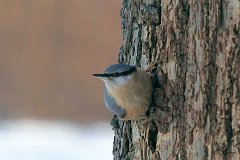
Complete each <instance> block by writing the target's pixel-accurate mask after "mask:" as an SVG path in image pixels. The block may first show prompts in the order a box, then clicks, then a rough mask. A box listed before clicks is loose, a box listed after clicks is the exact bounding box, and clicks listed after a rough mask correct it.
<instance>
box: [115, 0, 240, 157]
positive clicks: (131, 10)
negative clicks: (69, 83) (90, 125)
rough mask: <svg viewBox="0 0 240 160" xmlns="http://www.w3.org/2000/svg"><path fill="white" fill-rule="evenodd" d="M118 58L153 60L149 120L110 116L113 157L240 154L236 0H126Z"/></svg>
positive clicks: (139, 62)
mask: <svg viewBox="0 0 240 160" xmlns="http://www.w3.org/2000/svg"><path fill="white" fill-rule="evenodd" d="M121 16H122V29H123V45H122V47H121V50H120V54H119V62H121V63H127V64H133V65H136V66H139V67H142V68H146V67H147V66H148V65H149V64H151V63H153V62H158V68H157V70H156V72H157V74H158V76H159V78H160V85H161V86H160V88H156V89H155V92H154V95H153V96H154V97H153V99H154V102H153V104H152V106H151V107H150V121H149V122H143V121H141V120H132V121H126V122H124V121H121V120H118V119H117V118H116V117H114V118H113V120H112V125H113V128H114V131H115V137H114V146H113V155H114V159H116V160H119V159H124V160H125V159H129V160H147V159H153V160H155V159H156V160H158V159H159V160H160V159H161V160H165V159H181V160H185V159H193V160H198V159H199V160H202V159H208V160H221V159H224V160H231V159H232V160H238V159H240V50H239V45H240V40H239V24H240V22H239V16H240V15H239V0H229V1H227V0H199V1H198V0H195V1H194V0H178V1H171V0H161V1H160V0H124V1H123V7H122V10H121Z"/></svg>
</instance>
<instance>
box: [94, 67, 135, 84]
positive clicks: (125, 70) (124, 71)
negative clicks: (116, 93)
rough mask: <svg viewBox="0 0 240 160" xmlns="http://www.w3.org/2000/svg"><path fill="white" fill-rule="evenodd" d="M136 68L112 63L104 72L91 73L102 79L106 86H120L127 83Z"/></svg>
mask: <svg viewBox="0 0 240 160" xmlns="http://www.w3.org/2000/svg"><path fill="white" fill-rule="evenodd" d="M136 70H137V68H136V67H135V66H131V65H127V64H113V65H111V66H109V67H107V68H106V69H105V71H104V73H100V74H93V76H95V77H98V78H100V79H102V80H103V81H104V83H105V85H106V86H107V87H121V86H123V85H125V84H127V83H128V81H129V80H130V79H131V78H132V75H133V73H135V72H136Z"/></svg>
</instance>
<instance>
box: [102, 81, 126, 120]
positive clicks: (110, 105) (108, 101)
mask: <svg viewBox="0 0 240 160" xmlns="http://www.w3.org/2000/svg"><path fill="white" fill-rule="evenodd" d="M104 101H105V105H106V107H107V109H108V110H109V111H111V112H112V113H113V114H115V115H116V116H119V117H124V116H125V114H126V112H125V111H124V110H123V109H122V108H121V107H119V106H118V105H117V103H116V101H115V99H114V98H113V97H111V96H110V95H109V93H108V91H107V88H106V86H104Z"/></svg>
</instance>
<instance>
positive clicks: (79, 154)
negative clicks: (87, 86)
mask: <svg viewBox="0 0 240 160" xmlns="http://www.w3.org/2000/svg"><path fill="white" fill-rule="evenodd" d="M112 141H113V131H112V130H111V127H110V125H109V124H104V123H102V124H92V125H73V124H69V123H64V122H63V123H60V122H46V121H33V120H21V121H0V160H111V159H113V157H112Z"/></svg>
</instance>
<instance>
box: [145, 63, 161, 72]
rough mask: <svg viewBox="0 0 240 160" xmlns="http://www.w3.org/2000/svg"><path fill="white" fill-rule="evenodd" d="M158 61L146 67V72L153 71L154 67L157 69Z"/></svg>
mask: <svg viewBox="0 0 240 160" xmlns="http://www.w3.org/2000/svg"><path fill="white" fill-rule="evenodd" d="M157 66H158V62H153V63H151V64H150V65H149V66H148V67H147V68H146V69H145V71H146V72H152V71H153V70H154V69H157Z"/></svg>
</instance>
